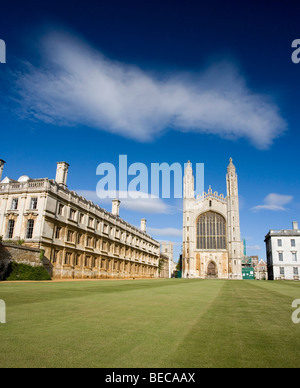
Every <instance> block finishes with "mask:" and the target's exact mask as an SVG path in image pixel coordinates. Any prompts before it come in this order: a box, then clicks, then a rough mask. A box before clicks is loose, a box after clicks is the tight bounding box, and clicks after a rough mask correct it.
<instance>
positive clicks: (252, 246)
mask: <svg viewBox="0 0 300 388" xmlns="http://www.w3.org/2000/svg"><path fill="white" fill-rule="evenodd" d="M247 249H249V250H252V251H260V250H261V247H260V246H259V245H250V246H248V247H247Z"/></svg>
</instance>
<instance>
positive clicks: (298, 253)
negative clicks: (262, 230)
mask: <svg viewBox="0 0 300 388" xmlns="http://www.w3.org/2000/svg"><path fill="white" fill-rule="evenodd" d="M265 243H266V250H267V264H268V278H269V280H280V279H285V280H299V275H300V230H299V228H298V222H293V228H292V229H291V230H285V229H284V230H270V231H269V233H268V234H267V235H266V238H265Z"/></svg>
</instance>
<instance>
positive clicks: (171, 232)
mask: <svg viewBox="0 0 300 388" xmlns="http://www.w3.org/2000/svg"><path fill="white" fill-rule="evenodd" d="M147 231H148V232H149V233H150V234H153V235H155V236H168V237H182V229H176V228H161V229H159V228H147Z"/></svg>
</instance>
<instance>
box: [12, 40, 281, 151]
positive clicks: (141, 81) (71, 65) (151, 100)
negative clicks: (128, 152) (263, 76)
mask: <svg viewBox="0 0 300 388" xmlns="http://www.w3.org/2000/svg"><path fill="white" fill-rule="evenodd" d="M43 53H44V57H43V58H42V59H43V61H42V62H43V63H45V65H44V66H43V65H41V66H40V67H34V66H32V65H27V66H26V67H25V69H23V71H22V72H20V73H18V75H17V80H16V85H17V87H18V91H19V97H20V103H21V106H22V109H23V112H22V113H23V114H26V115H27V116H29V117H31V118H34V119H36V120H41V121H43V122H47V123H53V124H55V125H68V126H75V125H80V124H83V125H87V126H90V127H93V128H96V129H99V130H105V131H108V132H111V133H114V134H118V135H121V136H124V137H127V138H132V139H134V140H138V141H143V142H146V141H151V140H153V139H154V138H155V137H157V136H158V135H159V134H161V133H162V132H163V131H166V130H170V129H173V130H177V131H182V132H196V133H209V134H215V135H218V136H222V137H225V138H228V139H238V138H246V139H248V140H249V141H250V142H251V143H253V144H254V145H255V146H256V147H258V148H268V147H269V146H270V145H271V144H272V142H273V141H274V139H276V138H277V137H278V136H280V135H282V133H283V132H284V131H285V130H286V123H285V121H284V120H283V119H282V117H281V116H280V113H279V110H278V107H277V106H276V105H275V104H274V103H273V102H271V100H270V99H269V97H268V96H266V95H262V94H258V93H255V92H253V91H251V90H250V89H249V88H248V87H247V85H246V82H245V80H244V78H243V77H242V76H241V74H240V73H239V71H238V70H237V69H236V68H235V67H234V66H232V65H230V64H228V63H225V62H223V63H221V64H216V65H215V66H212V67H211V68H209V69H206V70H202V71H199V72H198V73H197V74H196V73H193V74H186V73H178V72H177V73H176V74H174V72H173V73H172V74H170V75H164V76H162V75H160V74H153V73H150V72H145V71H142V70H141V69H139V68H137V67H135V66H132V65H128V64H125V63H120V62H116V61H112V60H110V59H108V58H106V57H104V56H103V55H102V54H101V53H100V52H99V51H97V50H95V49H93V48H91V47H89V46H88V45H87V44H85V43H83V42H82V41H78V40H75V39H73V38H70V37H69V36H65V35H62V34H58V33H57V34H52V35H49V36H47V38H46V39H45V41H44V51H43Z"/></svg>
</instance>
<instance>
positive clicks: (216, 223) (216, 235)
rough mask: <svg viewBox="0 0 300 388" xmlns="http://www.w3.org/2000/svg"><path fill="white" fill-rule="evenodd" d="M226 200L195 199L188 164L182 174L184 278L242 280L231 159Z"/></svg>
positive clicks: (212, 196)
mask: <svg viewBox="0 0 300 388" xmlns="http://www.w3.org/2000/svg"><path fill="white" fill-rule="evenodd" d="M226 181H227V196H226V197H224V195H223V194H221V195H219V194H218V193H217V192H213V191H212V189H211V188H209V190H208V193H204V194H203V195H198V196H195V192H194V190H195V189H194V176H193V170H192V167H191V164H190V162H189V163H188V165H187V168H186V169H185V174H184V182H183V183H184V189H183V190H184V200H183V252H182V271H183V277H185V278H188V277H189V278H219V279H242V265H241V261H242V257H243V242H242V241H241V236H240V218H239V196H238V179H237V174H236V169H235V166H234V165H233V163H232V159H231V158H230V163H229V166H228V168H227V177H226Z"/></svg>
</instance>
